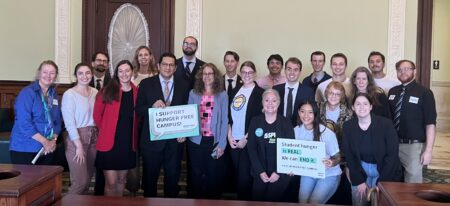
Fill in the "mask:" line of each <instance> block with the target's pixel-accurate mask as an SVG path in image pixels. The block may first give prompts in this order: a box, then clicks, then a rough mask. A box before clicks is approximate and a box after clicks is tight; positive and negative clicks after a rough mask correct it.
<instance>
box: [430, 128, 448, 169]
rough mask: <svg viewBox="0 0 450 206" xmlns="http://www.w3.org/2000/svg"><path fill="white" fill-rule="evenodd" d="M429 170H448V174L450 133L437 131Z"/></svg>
mask: <svg viewBox="0 0 450 206" xmlns="http://www.w3.org/2000/svg"><path fill="white" fill-rule="evenodd" d="M428 168H430V169H441V170H448V172H449V173H450V131H438V132H437V134H436V140H435V143H434V147H433V159H432V161H431V165H429V166H428Z"/></svg>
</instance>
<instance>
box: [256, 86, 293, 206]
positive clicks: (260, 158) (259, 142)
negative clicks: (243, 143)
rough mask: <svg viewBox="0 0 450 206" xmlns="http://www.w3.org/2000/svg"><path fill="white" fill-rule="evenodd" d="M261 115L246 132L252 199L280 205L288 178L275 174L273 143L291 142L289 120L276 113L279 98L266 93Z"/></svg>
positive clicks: (291, 135) (284, 175)
mask: <svg viewBox="0 0 450 206" xmlns="http://www.w3.org/2000/svg"><path fill="white" fill-rule="evenodd" d="M262 105H263V113H264V114H263V115H259V116H256V117H254V118H253V119H252V120H251V122H250V126H249V129H248V137H247V139H248V143H247V148H248V154H249V157H250V163H251V171H252V175H253V187H252V196H253V199H254V200H257V201H271V202H276V201H280V200H281V198H282V197H283V194H284V193H285V191H286V188H287V187H288V185H289V182H290V179H291V177H290V176H288V175H287V174H278V173H277V139H278V138H289V139H294V138H295V135H294V129H293V127H292V124H291V120H290V119H287V118H285V117H283V116H282V115H279V114H278V113H277V111H278V106H279V105H280V95H279V94H278V92H277V91H276V90H274V89H267V90H266V91H264V93H263V95H262Z"/></svg>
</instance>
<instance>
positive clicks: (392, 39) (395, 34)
mask: <svg viewBox="0 0 450 206" xmlns="http://www.w3.org/2000/svg"><path fill="white" fill-rule="evenodd" d="M405 24H406V0H389V28H388V50H387V55H386V64H385V67H386V71H387V75H389V76H391V77H393V78H397V76H396V72H395V63H396V62H397V61H399V60H401V59H403V58H404V56H405V52H404V50H405Z"/></svg>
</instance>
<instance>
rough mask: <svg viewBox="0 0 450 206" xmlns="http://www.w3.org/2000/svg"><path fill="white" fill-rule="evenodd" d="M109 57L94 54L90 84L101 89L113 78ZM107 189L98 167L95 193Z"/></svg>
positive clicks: (97, 53) (99, 53)
mask: <svg viewBox="0 0 450 206" xmlns="http://www.w3.org/2000/svg"><path fill="white" fill-rule="evenodd" d="M108 63H109V57H108V54H107V53H104V52H96V53H95V54H94V55H92V62H91V66H92V69H93V71H94V78H92V79H91V82H90V83H89V86H91V87H94V88H96V89H97V90H99V91H100V89H102V88H103V87H104V86H105V85H106V84H108V82H109V80H110V79H111V74H110V73H109V69H108ZM104 189H105V176H104V175H103V170H102V169H101V168H96V172H95V186H94V191H95V193H94V194H95V195H103V194H104Z"/></svg>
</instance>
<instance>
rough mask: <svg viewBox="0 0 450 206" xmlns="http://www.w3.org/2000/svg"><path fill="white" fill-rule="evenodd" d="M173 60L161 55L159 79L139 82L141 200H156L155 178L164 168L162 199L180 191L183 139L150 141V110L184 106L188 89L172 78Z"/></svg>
mask: <svg viewBox="0 0 450 206" xmlns="http://www.w3.org/2000/svg"><path fill="white" fill-rule="evenodd" d="M175 70H176V58H175V56H174V55H173V54H172V53H164V54H162V55H161V57H160V59H159V63H158V71H159V75H156V76H153V77H150V78H147V79H144V80H142V82H141V83H140V86H139V93H138V97H137V101H136V114H137V115H139V116H141V117H142V118H143V125H142V131H141V139H140V142H139V145H140V151H141V155H142V161H143V177H142V185H143V187H144V197H155V196H156V191H157V182H158V177H159V174H160V171H161V168H162V167H163V168H164V196H165V197H177V196H178V192H179V191H180V189H179V186H178V180H179V178H180V170H181V157H182V151H183V150H182V148H183V144H181V143H183V142H184V141H185V138H178V139H170V140H158V141H150V131H149V119H148V118H149V117H148V109H149V108H163V107H166V106H169V105H170V106H175V105H184V104H187V100H188V95H189V87H188V83H187V82H185V81H184V80H183V79H180V78H178V77H176V76H174V73H175Z"/></svg>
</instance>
